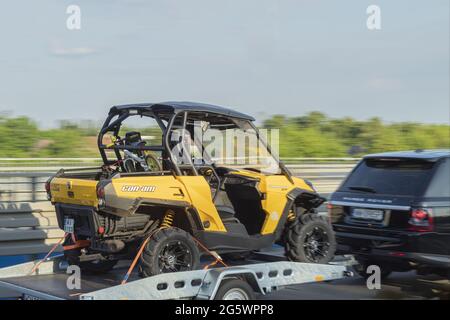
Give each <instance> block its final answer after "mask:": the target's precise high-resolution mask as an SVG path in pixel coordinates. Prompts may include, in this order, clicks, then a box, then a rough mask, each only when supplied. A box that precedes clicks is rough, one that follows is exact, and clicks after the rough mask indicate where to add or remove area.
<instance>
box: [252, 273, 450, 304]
mask: <svg viewBox="0 0 450 320" xmlns="http://www.w3.org/2000/svg"><path fill="white" fill-rule="evenodd" d="M420 279H421V278H420V277H418V276H417V275H416V274H415V272H394V273H392V274H391V275H390V276H389V278H388V279H386V280H384V281H382V283H381V289H379V290H376V289H374V290H369V289H368V288H367V286H366V280H365V279H363V278H361V277H360V276H358V275H355V276H354V277H352V278H346V279H341V280H334V281H330V282H322V283H310V284H303V285H296V286H289V287H287V288H285V289H282V290H279V291H277V292H273V293H270V294H268V295H265V296H260V297H258V299H262V300H286V299H287V300H367V299H370V300H372V299H394V300H401V299H419V300H423V299H447V300H448V299H449V295H448V292H447V293H439V292H431V290H430V288H429V286H425V285H424V283H423V281H421V280H420ZM433 279H434V278H433ZM439 283H441V284H442V281H440V282H439ZM446 284H447V286H448V284H449V281H448V280H447V281H446ZM433 287H434V288H436V286H435V285H433Z"/></svg>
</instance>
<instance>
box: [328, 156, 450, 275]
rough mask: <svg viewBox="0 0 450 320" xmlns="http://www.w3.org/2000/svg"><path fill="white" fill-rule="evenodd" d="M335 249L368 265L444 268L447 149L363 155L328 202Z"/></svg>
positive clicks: (447, 263) (448, 230)
mask: <svg viewBox="0 0 450 320" xmlns="http://www.w3.org/2000/svg"><path fill="white" fill-rule="evenodd" d="M328 210H329V214H330V219H331V222H332V224H333V228H334V230H335V232H336V236H337V241H338V251H339V252H340V253H347V254H348V253H349V254H353V255H355V258H356V259H357V260H358V262H360V266H359V267H358V268H357V269H356V270H357V271H358V272H359V273H360V274H361V275H362V276H366V275H367V274H366V272H365V271H366V268H367V266H368V265H371V264H375V265H378V266H379V267H380V268H381V275H382V276H387V275H388V274H389V273H390V272H391V271H408V270H412V269H416V270H417V272H418V273H419V274H428V273H437V274H440V275H443V276H445V277H448V276H449V270H450V150H429V151H425V150H417V151H404V152H391V153H380V154H374V155H368V156H365V157H364V158H363V159H362V160H361V161H360V162H359V163H358V164H357V165H356V167H355V168H354V169H353V170H352V172H351V173H350V174H349V175H348V177H347V178H346V179H345V180H344V182H343V183H342V184H341V185H340V187H339V188H338V189H337V191H336V192H335V193H333V194H332V196H331V199H330V201H329V204H328Z"/></svg>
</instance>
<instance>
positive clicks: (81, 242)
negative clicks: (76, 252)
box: [63, 240, 91, 251]
mask: <svg viewBox="0 0 450 320" xmlns="http://www.w3.org/2000/svg"><path fill="white" fill-rule="evenodd" d="M90 245H91V241H90V240H77V241H76V242H75V243H74V244H70V245H67V246H63V249H64V251H67V250H73V249H81V248H86V247H89V246H90Z"/></svg>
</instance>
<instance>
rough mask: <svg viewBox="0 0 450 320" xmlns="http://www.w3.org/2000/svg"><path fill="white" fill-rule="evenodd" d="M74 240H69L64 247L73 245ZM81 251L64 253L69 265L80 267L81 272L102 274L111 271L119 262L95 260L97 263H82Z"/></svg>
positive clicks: (74, 250) (75, 250)
mask: <svg viewBox="0 0 450 320" xmlns="http://www.w3.org/2000/svg"><path fill="white" fill-rule="evenodd" d="M72 244H73V241H72V239H70V238H68V239H67V240H66V241H65V242H64V244H63V245H65V246H66V245H72ZM80 254H81V251H80V249H73V250H67V251H64V257H65V258H66V260H67V263H68V264H69V265H76V266H79V267H80V269H81V271H87V272H89V273H94V274H102V273H107V272H109V271H111V270H112V269H113V268H114V266H115V265H116V264H117V262H118V261H117V260H95V261H83V262H81V261H80Z"/></svg>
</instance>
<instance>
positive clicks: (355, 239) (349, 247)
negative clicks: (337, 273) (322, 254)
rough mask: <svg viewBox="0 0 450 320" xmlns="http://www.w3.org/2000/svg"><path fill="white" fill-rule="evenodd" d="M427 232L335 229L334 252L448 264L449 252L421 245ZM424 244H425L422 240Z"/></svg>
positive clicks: (448, 265)
mask: <svg viewBox="0 0 450 320" xmlns="http://www.w3.org/2000/svg"><path fill="white" fill-rule="evenodd" d="M430 236H431V235H430V234H429V233H428V234H427V233H416V232H399V233H398V234H396V235H395V236H393V235H392V233H391V234H390V235H386V236H384V235H375V234H367V233H364V234H362V233H352V232H340V231H336V239H337V242H338V248H337V250H338V252H339V253H342V254H353V255H356V256H361V257H365V258H370V259H373V260H379V261H390V262H398V263H401V264H410V265H411V267H414V264H418V265H426V266H430V267H436V268H446V269H449V268H450V255H448V254H445V252H444V253H443V254H441V253H436V252H431V253H425V252H428V250H418V249H421V248H423V247H424V244H425V243H427V242H428V241H427V240H429V238H430ZM425 246H426V244H425Z"/></svg>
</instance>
